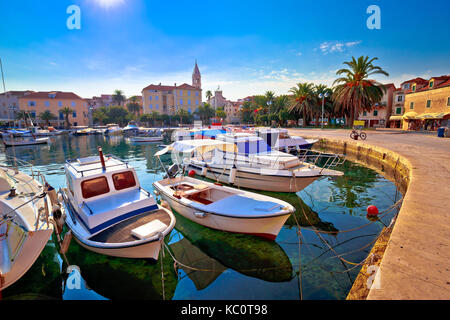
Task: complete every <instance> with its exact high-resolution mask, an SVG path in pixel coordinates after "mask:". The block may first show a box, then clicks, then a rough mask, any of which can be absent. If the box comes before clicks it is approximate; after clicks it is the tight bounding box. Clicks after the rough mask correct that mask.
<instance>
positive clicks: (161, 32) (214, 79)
mask: <svg viewBox="0 0 450 320" xmlns="http://www.w3.org/2000/svg"><path fill="white" fill-rule="evenodd" d="M72 4H75V5H78V6H79V7H80V9H81V29H80V30H69V29H68V28H67V26H66V20H67V19H68V18H69V16H70V15H69V14H67V13H66V9H67V7H68V6H69V5H72ZM373 4H375V5H378V6H379V7H380V9H381V29H379V30H370V29H368V28H367V26H366V20H367V18H368V17H369V16H370V14H367V13H366V9H367V7H368V6H370V5H373ZM428 4H430V5H431V6H430V7H429V6H428ZM449 12H450V1H447V0H442V1H439V0H437V1H432V2H426V1H416V0H410V1H407V2H404V1H379V0H378V1H377V0H370V1H365V0H355V1H334V0H329V1H326V0H315V1H311V0H296V1H287V0H277V1H246V0H240V1H234V0H229V1H227V0H224V1H192V0H191V1H184V0H183V1H152V0H147V1H144V0H67V1H66V0H56V1H44V0H42V1H31V0H27V1H23V0H17V1H6V0H0V58H1V59H2V62H3V67H4V73H5V82H6V89H7V90H25V89H30V90H62V91H73V92H75V93H77V94H79V95H81V96H82V97H85V98H87V97H92V96H93V95H99V94H101V93H111V92H112V91H113V90H114V89H122V90H123V91H124V93H125V95H127V96H130V95H133V94H140V92H141V90H142V88H144V87H145V86H147V85H148V84H150V83H159V82H161V83H163V84H170V85H171V84H173V83H175V82H176V83H177V84H181V83H184V82H187V83H190V82H191V74H192V70H193V66H194V62H195V59H197V61H198V65H199V68H200V71H201V73H202V84H203V85H202V88H203V89H204V92H205V91H206V90H214V89H215V88H217V86H219V85H220V88H221V89H222V90H223V94H224V96H225V97H226V98H228V99H237V98H242V97H245V96H247V95H252V94H260V93H261V94H262V93H264V92H265V91H266V90H272V91H275V92H276V93H277V94H285V93H287V92H288V90H289V88H291V87H292V86H294V85H295V83H297V82H299V81H311V82H314V83H325V84H327V85H331V84H332V82H333V80H334V79H335V77H336V76H335V72H336V70H337V69H339V68H341V67H343V64H342V63H343V62H344V61H348V60H350V59H351V57H352V56H355V57H358V56H361V55H368V56H369V57H378V58H379V60H378V61H377V62H376V63H377V64H378V65H380V66H381V67H382V68H383V69H385V70H386V71H387V72H388V73H389V74H390V76H389V77H384V76H382V77H378V78H376V79H377V80H379V81H382V82H384V83H388V82H393V83H395V84H396V85H399V84H400V83H401V82H402V81H404V80H407V79H410V78H412V77H416V76H422V77H431V76H436V75H443V74H450V59H449V57H450V41H449V34H450V17H449ZM2 89H3V88H1V90H2Z"/></svg>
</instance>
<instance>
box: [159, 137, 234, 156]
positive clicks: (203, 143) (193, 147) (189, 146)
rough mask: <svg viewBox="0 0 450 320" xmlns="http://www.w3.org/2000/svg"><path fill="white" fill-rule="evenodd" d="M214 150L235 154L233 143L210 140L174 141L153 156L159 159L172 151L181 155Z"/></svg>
mask: <svg viewBox="0 0 450 320" xmlns="http://www.w3.org/2000/svg"><path fill="white" fill-rule="evenodd" d="M214 149H219V150H222V151H223V152H232V153H235V152H237V147H236V145H235V144H234V143H228V142H223V141H218V140H210V139H198V140H180V141H175V142H174V143H172V144H171V145H169V146H167V147H165V148H164V149H162V150H160V151H158V152H157V153H155V156H157V157H159V156H161V155H163V154H165V153H167V152H169V151H172V150H175V151H176V152H182V153H191V152H193V151H196V152H198V153H201V154H203V153H206V152H209V151H211V150H214Z"/></svg>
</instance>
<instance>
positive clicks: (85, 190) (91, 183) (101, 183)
mask: <svg viewBox="0 0 450 320" xmlns="http://www.w3.org/2000/svg"><path fill="white" fill-rule="evenodd" d="M81 192H82V194H83V198H85V199H87V198H92V197H95V196H99V195H101V194H105V193H108V192H109V185H108V181H107V180H106V178H105V177H98V178H94V179H89V180H84V181H83V182H82V183H81Z"/></svg>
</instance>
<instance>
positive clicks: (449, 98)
mask: <svg viewBox="0 0 450 320" xmlns="http://www.w3.org/2000/svg"><path fill="white" fill-rule="evenodd" d="M447 107H450V97H448V98H447Z"/></svg>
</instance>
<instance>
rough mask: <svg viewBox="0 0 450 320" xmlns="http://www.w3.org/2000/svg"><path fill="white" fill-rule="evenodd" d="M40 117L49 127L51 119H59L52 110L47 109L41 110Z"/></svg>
mask: <svg viewBox="0 0 450 320" xmlns="http://www.w3.org/2000/svg"><path fill="white" fill-rule="evenodd" d="M38 117H39V119H41V120H42V121H45V123H46V125H47V127H48V126H49V125H50V121H51V120H55V119H57V117H56V116H55V115H54V114H53V113H51V112H50V110H45V111H44V112H41V113H40V114H39V116H38Z"/></svg>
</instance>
